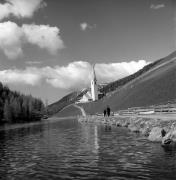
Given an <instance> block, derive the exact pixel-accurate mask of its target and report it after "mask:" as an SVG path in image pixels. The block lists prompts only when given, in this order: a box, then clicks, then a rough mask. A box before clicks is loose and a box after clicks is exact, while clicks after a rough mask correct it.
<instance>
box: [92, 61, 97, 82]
mask: <svg viewBox="0 0 176 180" xmlns="http://www.w3.org/2000/svg"><path fill="white" fill-rule="evenodd" d="M92 79H93V80H94V81H95V82H97V78H96V74H95V64H93V65H92Z"/></svg>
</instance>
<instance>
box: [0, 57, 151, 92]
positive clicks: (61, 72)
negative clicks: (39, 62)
mask: <svg viewBox="0 0 176 180" xmlns="http://www.w3.org/2000/svg"><path fill="white" fill-rule="evenodd" d="M147 64H148V63H147V62H146V61H144V60H140V61H131V62H122V63H109V64H96V66H95V70H96V75H97V79H98V83H104V82H111V81H114V80H117V79H120V78H123V77H125V76H128V75H130V74H133V73H135V72H136V71H138V70H139V69H141V68H143V67H144V66H145V65H147ZM90 80H91V65H90V64H89V63H88V62H84V61H75V62H72V63H70V64H68V65H67V66H55V67H50V66H46V67H41V68H37V67H27V68H26V69H24V70H19V69H8V70H2V71H0V81H1V82H4V83H7V84H8V83H14V84H15V83H21V84H28V85H33V86H34V85H38V84H39V83H41V82H45V83H47V84H49V85H51V86H53V87H55V88H60V89H65V90H73V89H74V90H75V89H82V88H84V87H89V86H90Z"/></svg>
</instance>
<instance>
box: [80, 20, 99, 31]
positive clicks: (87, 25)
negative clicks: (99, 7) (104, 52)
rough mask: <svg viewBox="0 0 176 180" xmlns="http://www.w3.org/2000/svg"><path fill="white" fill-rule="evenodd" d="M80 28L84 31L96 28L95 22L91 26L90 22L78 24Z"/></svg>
mask: <svg viewBox="0 0 176 180" xmlns="http://www.w3.org/2000/svg"><path fill="white" fill-rule="evenodd" d="M80 28H81V30H82V31H86V30H87V29H93V28H96V24H94V25H93V26H91V25H90V24H88V23H86V22H83V23H81V24H80Z"/></svg>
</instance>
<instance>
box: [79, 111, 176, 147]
mask: <svg viewBox="0 0 176 180" xmlns="http://www.w3.org/2000/svg"><path fill="white" fill-rule="evenodd" d="M78 120H79V121H81V122H97V123H103V124H105V125H109V126H112V125H115V126H117V127H126V128H128V129H129V130H131V131H132V132H135V133H140V134H142V135H144V136H145V137H146V138H147V139H148V140H149V141H152V142H160V143H162V144H163V143H164V141H166V140H168V139H170V140H172V142H174V144H176V114H169V113H167V114H151V115H131V114H130V115H115V116H110V117H104V116H97V115H92V116H89V115H88V116H86V117H79V119H78ZM163 130H164V131H165V136H162V133H161V132H162V131H163Z"/></svg>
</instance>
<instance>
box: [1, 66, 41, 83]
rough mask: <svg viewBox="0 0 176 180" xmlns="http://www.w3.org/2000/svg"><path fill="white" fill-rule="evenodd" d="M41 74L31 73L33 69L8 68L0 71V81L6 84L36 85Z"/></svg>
mask: <svg viewBox="0 0 176 180" xmlns="http://www.w3.org/2000/svg"><path fill="white" fill-rule="evenodd" d="M40 78H41V76H40V75H39V74H37V73H33V69H32V68H31V69H26V70H18V69H8V70H2V71H0V81H1V82H3V83H6V84H18V83H20V84H27V85H32V86H34V85H36V84H37V83H39V81H40V80H41V79H40Z"/></svg>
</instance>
